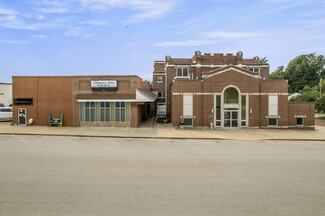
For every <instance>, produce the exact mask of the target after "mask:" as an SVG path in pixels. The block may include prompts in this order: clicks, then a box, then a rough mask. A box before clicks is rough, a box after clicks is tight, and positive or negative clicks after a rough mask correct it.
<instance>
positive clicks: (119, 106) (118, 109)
mask: <svg viewBox="0 0 325 216" xmlns="http://www.w3.org/2000/svg"><path fill="white" fill-rule="evenodd" d="M115 121H116V122H125V102H116V104H115Z"/></svg>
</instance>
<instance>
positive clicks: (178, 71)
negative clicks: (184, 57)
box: [177, 68, 182, 76]
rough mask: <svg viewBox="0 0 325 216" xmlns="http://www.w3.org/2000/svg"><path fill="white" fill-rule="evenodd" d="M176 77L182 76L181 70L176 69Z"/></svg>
mask: <svg viewBox="0 0 325 216" xmlns="http://www.w3.org/2000/svg"><path fill="white" fill-rule="evenodd" d="M177 76H182V68H177Z"/></svg>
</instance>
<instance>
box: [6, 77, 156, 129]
mask: <svg viewBox="0 0 325 216" xmlns="http://www.w3.org/2000/svg"><path fill="white" fill-rule="evenodd" d="M12 83H13V85H12V86H13V123H14V124H26V122H27V121H28V119H30V118H32V119H33V120H34V122H33V124H34V125H47V123H48V116H49V113H51V114H52V116H54V117H60V115H61V113H63V115H64V125H65V126H120V127H138V126H139V125H140V122H141V119H143V117H145V116H150V115H152V114H153V113H154V109H155V103H154V102H155V100H156V96H155V95H154V94H152V93H151V92H150V91H149V87H148V86H147V85H146V84H145V83H144V82H143V81H142V79H141V78H140V77H138V76H52V77H50V76H47V77H46V76H36V77H32V76H14V77H12Z"/></svg>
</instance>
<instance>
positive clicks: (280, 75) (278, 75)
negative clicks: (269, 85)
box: [270, 66, 284, 79]
mask: <svg viewBox="0 0 325 216" xmlns="http://www.w3.org/2000/svg"><path fill="white" fill-rule="evenodd" d="M270 79H284V67H283V66H279V67H278V68H277V69H276V70H275V71H274V72H272V73H271V74H270Z"/></svg>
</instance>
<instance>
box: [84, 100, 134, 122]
mask: <svg viewBox="0 0 325 216" xmlns="http://www.w3.org/2000/svg"><path fill="white" fill-rule="evenodd" d="M80 121H81V122H130V121H131V103H127V102H83V103H80Z"/></svg>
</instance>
